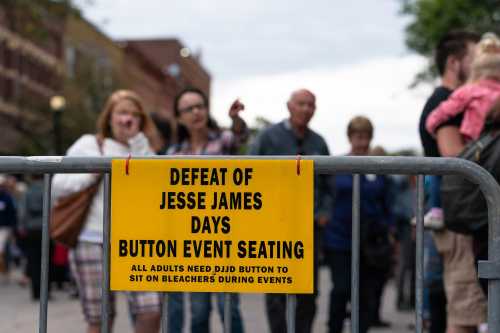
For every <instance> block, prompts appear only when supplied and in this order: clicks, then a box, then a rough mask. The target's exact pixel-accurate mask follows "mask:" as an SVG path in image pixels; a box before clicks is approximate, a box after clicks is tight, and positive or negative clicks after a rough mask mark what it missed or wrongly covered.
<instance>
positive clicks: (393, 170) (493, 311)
mask: <svg viewBox="0 0 500 333" xmlns="http://www.w3.org/2000/svg"><path fill="white" fill-rule="evenodd" d="M153 158H156V159H165V160H166V159H175V157H172V156H158V157H153ZM183 158H191V159H218V158H220V156H219V157H216V156H213V157H210V156H203V157H201V156H192V157H184V156H183ZM304 158H305V159H311V160H314V162H315V164H314V170H315V173H319V174H327V175H334V174H337V173H342V174H353V175H354V177H353V205H352V209H353V211H352V219H353V221H352V237H353V242H352V262H351V270H352V276H351V279H352V281H351V283H352V284H351V286H352V287H351V297H352V298H351V303H352V332H353V333H359V263H360V175H361V174H379V175H389V174H405V175H417V200H416V201H417V205H416V206H417V210H416V212H417V214H416V217H417V262H416V332H417V333H421V332H422V331H423V274H424V267H423V215H424V214H423V211H424V195H423V183H424V175H450V174H455V175H461V176H463V177H466V178H467V179H469V180H470V181H472V182H474V183H476V184H478V185H479V186H480V188H481V191H482V192H483V194H484V196H485V198H486V201H487V205H488V223H489V236H488V237H489V240H488V252H489V254H488V256H489V258H488V259H489V260H488V261H484V262H480V263H479V268H478V272H479V276H480V277H481V278H485V279H488V280H489V281H488V294H489V296H488V326H489V327H488V328H489V331H490V332H492V333H500V186H499V185H498V183H497V182H496V181H495V179H494V178H493V177H492V176H491V175H490V174H489V173H488V172H487V171H486V170H484V169H483V168H481V167H479V166H478V165H476V164H474V163H472V162H469V161H466V160H462V159H456V158H419V157H352V156H350V157H347V156H344V157H329V156H307V157H304ZM224 159H256V160H266V159H267V160H278V159H280V160H282V159H295V157H293V156H266V157H263V156H224ZM111 160H112V158H111V157H95V158H84V157H0V172H1V173H37V174H45V178H44V186H45V188H44V203H43V208H44V210H43V237H42V277H41V301H40V315H39V332H40V333H45V332H46V331H47V305H48V264H49V241H50V240H49V220H50V206H51V202H50V201H51V198H50V197H51V196H50V193H51V180H52V175H53V174H55V173H103V174H105V176H104V217H103V218H104V266H105V267H104V269H103V276H102V286H103V296H102V306H103V309H105V310H104V311H102V329H101V331H102V332H108V331H109V326H108V325H107V323H108V322H109V318H110V316H109V315H110V312H109V292H110V291H109V276H110V274H109V266H110V253H109V252H110V189H111V177H110V176H111ZM295 307H296V296H295V295H288V297H287V326H288V331H289V332H295V320H294V318H295ZM165 308H166V306H165ZM224 313H225V315H224V317H225V318H226V320H224V331H225V332H230V320H229V318H230V295H229V294H226V297H225V305H224ZM165 319H166V309H164V312H163V325H162V326H163V332H166V325H165V323H166V321H165Z"/></svg>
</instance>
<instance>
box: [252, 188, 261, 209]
mask: <svg viewBox="0 0 500 333" xmlns="http://www.w3.org/2000/svg"><path fill="white" fill-rule="evenodd" d="M253 201H254V204H253V209H261V208H262V193H260V192H255V193H254V194H253Z"/></svg>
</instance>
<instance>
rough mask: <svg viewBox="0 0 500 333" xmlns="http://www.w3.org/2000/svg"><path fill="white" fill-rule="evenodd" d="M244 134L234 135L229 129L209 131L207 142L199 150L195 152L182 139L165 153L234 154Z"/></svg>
mask: <svg viewBox="0 0 500 333" xmlns="http://www.w3.org/2000/svg"><path fill="white" fill-rule="evenodd" d="M246 136H247V135H246V134H245V133H243V135H236V134H234V133H233V132H232V131H230V130H225V131H222V132H215V131H211V132H209V134H208V142H207V144H206V145H205V147H204V148H203V150H202V151H201V153H195V152H194V151H193V150H192V147H191V145H190V143H189V140H184V141H182V142H181V143H178V144H174V145H172V146H170V147H169V148H168V149H167V155H236V154H237V153H238V150H239V148H240V147H241V146H242V145H243V143H244V141H245V139H246Z"/></svg>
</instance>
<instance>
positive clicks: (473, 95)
mask: <svg viewBox="0 0 500 333" xmlns="http://www.w3.org/2000/svg"><path fill="white" fill-rule="evenodd" d="M499 104H500V40H499V39H498V37H497V36H496V35H495V34H492V33H487V34H485V35H484V36H483V38H482V39H481V41H480V42H479V44H478V46H477V49H476V54H475V55H474V60H473V61H472V68H471V79H470V82H469V83H468V84H466V85H464V86H462V87H460V88H458V89H457V90H455V91H454V92H453V93H452V94H451V96H450V97H449V98H448V99H447V100H446V101H444V102H442V103H441V104H440V105H439V106H438V107H437V108H436V109H435V110H434V111H432V113H431V114H430V115H429V117H428V118H427V122H426V127H427V131H428V132H429V133H431V134H433V135H434V134H435V132H436V130H437V129H438V128H439V126H440V125H441V124H443V123H445V122H446V121H448V120H449V119H451V118H453V117H454V116H457V115H459V114H460V113H463V114H464V118H463V121H462V124H461V126H460V133H461V134H462V136H463V138H464V141H465V142H468V141H471V140H476V139H478V138H479V136H480V135H481V132H482V130H483V127H484V123H485V122H486V119H487V118H488V116H489V115H490V112H491V111H492V110H493V109H496V108H497V107H498V106H499Z"/></svg>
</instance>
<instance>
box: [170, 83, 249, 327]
mask: <svg viewBox="0 0 500 333" xmlns="http://www.w3.org/2000/svg"><path fill="white" fill-rule="evenodd" d="M243 109H244V105H243V104H241V103H240V102H239V101H238V100H236V101H234V103H233V104H232V105H231V107H230V109H229V117H230V118H231V120H232V126H231V130H221V129H220V128H219V126H217V123H216V122H215V120H214V119H213V118H211V117H210V112H209V101H208V97H207V96H206V95H205V93H203V92H202V91H201V90H199V89H196V88H187V89H185V90H183V91H182V92H180V93H179V94H178V95H177V96H176V98H175V100H174V112H175V117H176V120H177V122H178V129H177V135H178V139H177V144H175V145H173V146H171V147H170V148H169V149H168V150H167V154H169V155H230V154H237V152H238V150H239V148H240V147H241V146H242V144H243V143H244V142H245V141H246V139H247V136H248V135H247V134H248V130H247V126H246V123H245V122H244V120H243V119H241V118H240V116H239V112H240V111H242V110H243ZM211 295H212V294H211V293H191V294H189V296H190V301H191V332H193V333H200V332H209V327H210V325H209V319H210V312H211ZM215 296H216V298H217V308H218V310H219V314H220V317H221V318H222V320H223V321H224V294H223V293H216V294H215ZM183 321H184V298H183V294H182V293H170V294H169V297H168V332H170V333H172V332H174V333H177V332H179V333H180V332H182V326H183ZM231 332H234V333H240V332H243V323H242V319H241V314H240V309H239V296H238V294H232V295H231Z"/></svg>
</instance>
